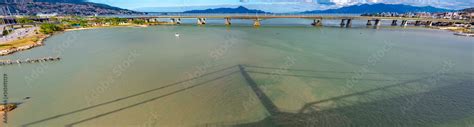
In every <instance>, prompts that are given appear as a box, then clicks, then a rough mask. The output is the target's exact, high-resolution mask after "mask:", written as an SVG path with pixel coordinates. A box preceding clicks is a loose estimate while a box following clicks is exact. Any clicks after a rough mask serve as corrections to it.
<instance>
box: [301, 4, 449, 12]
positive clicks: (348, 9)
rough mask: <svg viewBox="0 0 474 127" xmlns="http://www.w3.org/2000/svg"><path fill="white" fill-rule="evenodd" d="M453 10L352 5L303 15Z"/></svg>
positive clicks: (399, 5) (392, 5)
mask: <svg viewBox="0 0 474 127" xmlns="http://www.w3.org/2000/svg"><path fill="white" fill-rule="evenodd" d="M451 11H454V10H448V9H442V8H435V7H431V6H424V7H417V6H410V5H404V4H381V3H380V4H361V5H352V6H347V7H342V8H337V9H328V10H314V11H306V12H303V13H350V14H362V13H383V12H392V13H410V12H430V13H435V12H451Z"/></svg>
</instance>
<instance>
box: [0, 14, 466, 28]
mask: <svg viewBox="0 0 474 127" xmlns="http://www.w3.org/2000/svg"><path fill="white" fill-rule="evenodd" d="M120 18H125V19H128V20H129V21H133V20H145V22H158V21H159V20H158V19H170V23H169V24H181V19H197V20H196V21H197V24H198V25H204V24H206V19H222V20H223V23H224V24H225V25H231V24H232V21H231V20H232V19H244V20H253V21H254V23H253V25H254V26H260V25H262V24H261V21H262V20H266V19H309V20H313V22H312V23H311V25H313V26H323V21H324V20H340V21H341V23H340V26H341V27H351V26H352V21H354V20H364V21H365V20H366V21H367V24H366V25H367V26H380V25H381V24H382V21H384V20H385V21H392V22H391V24H390V25H391V26H397V25H400V26H407V25H408V24H414V25H415V26H421V25H424V26H428V27H429V26H432V25H433V23H436V22H437V23H446V24H454V23H463V24H467V23H474V21H472V20H452V19H440V18H413V17H370V16H343V15H313V14H288V15H286V14H258V15H252V14H176V15H156V16H149V15H144V16H143V15H142V16H133V15H130V16H126V17H120ZM31 20H34V21H37V22H49V21H51V20H50V18H39V17H36V18H31ZM17 23H18V21H17V19H16V18H14V17H0V24H17Z"/></svg>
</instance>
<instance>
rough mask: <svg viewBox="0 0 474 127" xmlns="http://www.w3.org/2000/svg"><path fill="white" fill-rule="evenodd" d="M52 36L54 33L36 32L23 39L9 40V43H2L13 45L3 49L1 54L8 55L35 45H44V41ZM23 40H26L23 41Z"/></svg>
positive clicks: (0, 51)
mask: <svg viewBox="0 0 474 127" xmlns="http://www.w3.org/2000/svg"><path fill="white" fill-rule="evenodd" d="M50 36H52V35H49V34H36V35H32V36H29V37H25V38H23V39H18V40H13V41H10V42H7V43H5V44H2V45H5V46H11V47H8V48H6V49H1V50H0V56H6V55H10V54H13V53H16V52H19V51H24V50H28V49H32V48H34V47H38V46H42V45H44V43H43V42H44V40H45V39H47V38H48V37H50ZM22 41H24V42H22ZM2 48H3V47H2Z"/></svg>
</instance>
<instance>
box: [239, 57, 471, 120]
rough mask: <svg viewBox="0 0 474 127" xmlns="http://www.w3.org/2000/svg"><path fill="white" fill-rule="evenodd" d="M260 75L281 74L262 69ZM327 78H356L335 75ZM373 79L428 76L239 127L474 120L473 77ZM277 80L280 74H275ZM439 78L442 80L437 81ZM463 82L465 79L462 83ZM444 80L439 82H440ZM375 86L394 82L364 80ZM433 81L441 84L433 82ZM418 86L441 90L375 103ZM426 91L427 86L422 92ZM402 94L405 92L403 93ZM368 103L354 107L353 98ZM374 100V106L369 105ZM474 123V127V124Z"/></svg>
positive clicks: (314, 103)
mask: <svg viewBox="0 0 474 127" xmlns="http://www.w3.org/2000/svg"><path fill="white" fill-rule="evenodd" d="M253 67H254V68H260V69H278V68H269V67H258V66H253ZM287 70H288V71H306V72H321V71H312V70H298V69H287ZM247 72H249V73H256V74H264V75H271V73H265V72H254V71H247ZM325 72H326V73H353V72H331V71H325ZM368 74H394V75H398V74H400V75H411V74H415V75H423V76H427V77H422V78H418V79H413V80H405V81H402V82H400V83H395V84H392V85H386V86H382V87H378V88H374V89H369V90H365V91H360V92H354V93H350V94H346V95H340V96H336V97H332V98H328V99H323V100H318V101H314V102H309V103H306V104H305V105H304V106H303V107H302V108H301V109H300V110H299V111H298V112H284V111H278V112H274V113H272V114H275V115H270V116H268V117H267V118H265V119H263V120H261V121H258V122H248V123H234V126H237V127H261V126H282V127H348V126H361V127H400V126H408V127H413V126H426V127H431V126H435V125H440V124H446V123H449V122H454V121H456V120H462V119H464V118H468V117H472V116H474V101H472V100H474V96H471V94H472V93H474V79H473V78H472V77H473V75H472V73H460V74H448V73H446V74H445V75H443V76H444V78H443V77H441V78H440V77H439V76H440V75H433V73H368ZM274 75H275V74H274ZM276 75H278V76H291V77H302V78H323V79H337V80H339V79H345V78H333V77H319V76H308V75H294V74H276ZM436 76H438V77H436ZM460 77H461V78H460ZM438 78H439V79H438ZM361 80H369V81H390V80H383V79H361ZM433 80H437V81H436V82H433ZM413 85H426V86H431V87H433V86H439V87H436V88H434V89H431V90H430V89H429V88H427V87H426V86H425V87H426V89H423V90H421V91H424V92H419V93H413V94H407V95H404V94H403V93H402V94H400V93H398V94H397V95H395V96H392V97H389V98H382V99H374V98H377V97H370V96H377V95H374V94H371V93H374V92H381V93H383V94H393V93H394V92H391V91H396V90H393V89H397V88H400V87H410V86H413ZM421 87H422V88H423V86H421ZM398 90H399V89H398ZM354 97H357V98H362V99H359V100H364V101H360V102H359V101H354V100H350V99H349V98H354ZM367 100H369V101H367ZM324 103H333V105H335V107H334V108H329V109H319V108H318V104H324ZM472 123H474V121H472V122H471V124H472Z"/></svg>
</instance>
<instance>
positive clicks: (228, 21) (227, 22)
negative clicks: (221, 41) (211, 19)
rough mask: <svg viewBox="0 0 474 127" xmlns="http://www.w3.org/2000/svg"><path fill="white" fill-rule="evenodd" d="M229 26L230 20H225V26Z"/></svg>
mask: <svg viewBox="0 0 474 127" xmlns="http://www.w3.org/2000/svg"><path fill="white" fill-rule="evenodd" d="M231 24H232V23H231V22H230V18H225V25H227V26H230V25H231Z"/></svg>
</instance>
